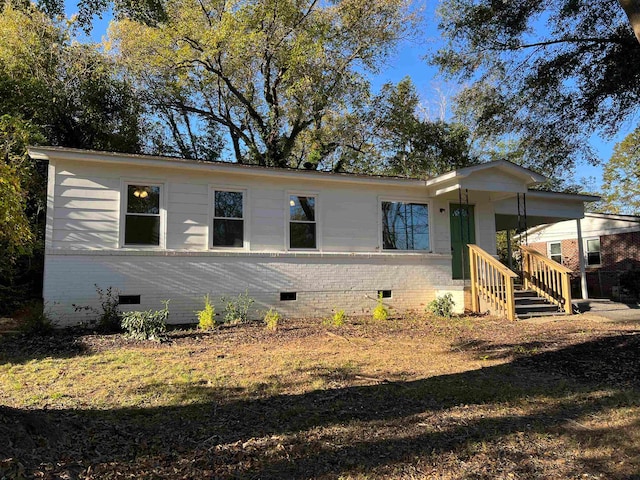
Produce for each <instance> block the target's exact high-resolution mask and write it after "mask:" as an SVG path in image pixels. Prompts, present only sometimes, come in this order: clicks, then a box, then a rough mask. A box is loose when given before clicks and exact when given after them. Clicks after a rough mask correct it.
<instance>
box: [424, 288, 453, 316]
mask: <svg viewBox="0 0 640 480" xmlns="http://www.w3.org/2000/svg"><path fill="white" fill-rule="evenodd" d="M454 305H455V303H454V302H453V295H451V294H450V293H445V294H444V295H443V296H441V297H438V298H435V299H434V300H432V301H431V302H430V303H429V305H427V310H428V311H429V312H430V313H432V314H433V315H435V316H436V317H441V318H451V317H452V316H453V307H454Z"/></svg>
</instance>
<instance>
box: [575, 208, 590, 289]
mask: <svg viewBox="0 0 640 480" xmlns="http://www.w3.org/2000/svg"><path fill="white" fill-rule="evenodd" d="M576 229H577V231H578V263H579V265H580V289H581V291H582V299H583V300H588V299H589V292H588V290H587V270H586V267H585V265H584V243H583V239H582V225H581V224H580V219H579V218H577V219H576Z"/></svg>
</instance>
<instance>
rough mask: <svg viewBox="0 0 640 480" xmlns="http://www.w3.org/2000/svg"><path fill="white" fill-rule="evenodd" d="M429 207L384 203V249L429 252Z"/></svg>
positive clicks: (402, 203)
mask: <svg viewBox="0 0 640 480" xmlns="http://www.w3.org/2000/svg"><path fill="white" fill-rule="evenodd" d="M429 244H430V242H429V206H428V205H424V204H420V203H405V202H382V248H383V249H385V250H427V251H428V250H429V249H430V245H429Z"/></svg>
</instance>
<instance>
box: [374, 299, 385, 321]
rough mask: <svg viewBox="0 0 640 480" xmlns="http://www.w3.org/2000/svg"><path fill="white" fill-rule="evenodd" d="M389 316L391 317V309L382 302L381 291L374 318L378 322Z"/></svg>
mask: <svg viewBox="0 0 640 480" xmlns="http://www.w3.org/2000/svg"><path fill="white" fill-rule="evenodd" d="M387 318H389V310H388V309H387V307H385V306H384V303H382V293H380V294H379V295H378V303H377V305H376V308H374V309H373V319H374V320H375V321H376V322H384V321H385V320H386V319H387Z"/></svg>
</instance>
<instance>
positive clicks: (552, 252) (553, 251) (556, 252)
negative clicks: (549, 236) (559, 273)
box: [547, 242, 562, 264]
mask: <svg viewBox="0 0 640 480" xmlns="http://www.w3.org/2000/svg"><path fill="white" fill-rule="evenodd" d="M547 247H548V249H549V254H548V256H549V258H550V259H551V260H554V261H556V262H558V263H560V264H561V263H562V243H560V242H549V243H548V244H547Z"/></svg>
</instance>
